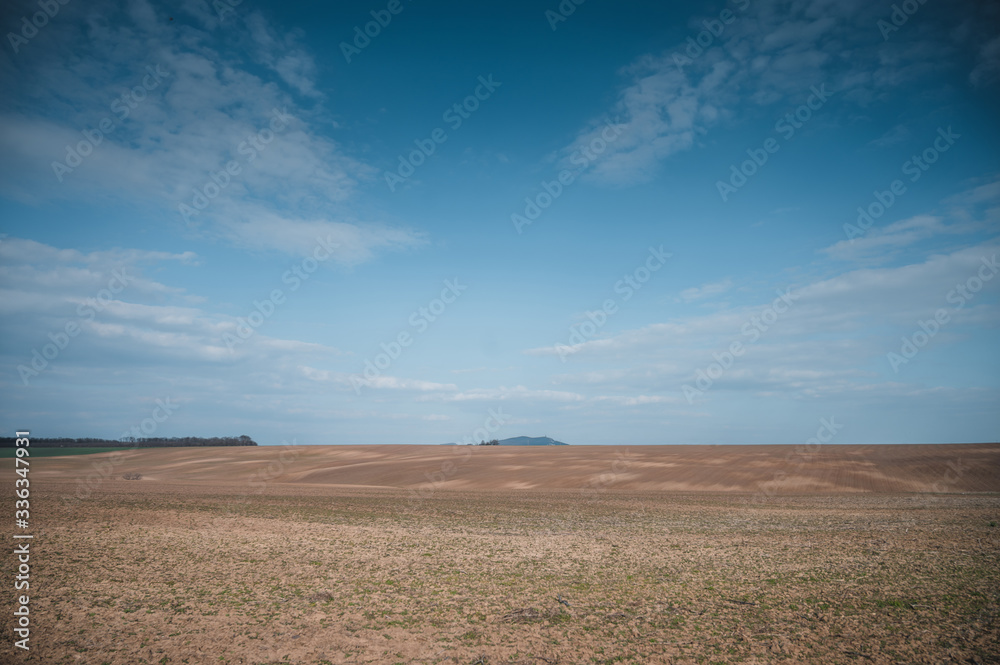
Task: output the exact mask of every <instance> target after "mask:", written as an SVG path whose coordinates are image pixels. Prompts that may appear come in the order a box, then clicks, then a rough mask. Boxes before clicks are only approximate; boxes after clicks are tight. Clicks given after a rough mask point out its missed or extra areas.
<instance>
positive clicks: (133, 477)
mask: <svg viewBox="0 0 1000 665" xmlns="http://www.w3.org/2000/svg"><path fill="white" fill-rule="evenodd" d="M122 478H124V479H125V480H142V474H141V473H136V472H134V471H133V472H131V473H125V474H122Z"/></svg>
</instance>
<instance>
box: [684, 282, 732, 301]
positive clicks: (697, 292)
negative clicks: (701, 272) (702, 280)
mask: <svg viewBox="0 0 1000 665" xmlns="http://www.w3.org/2000/svg"><path fill="white" fill-rule="evenodd" d="M731 288H733V280H731V279H729V278H728V277H727V278H726V279H724V280H722V281H720V282H711V283H709V284H702V285H701V286H696V287H692V288H690V289H684V290H683V291H681V293H680V298H681V300H682V301H684V302H692V301H694V300H701V299H703V298H710V297H712V296H717V295H719V294H720V293H725V292H727V291H729V290H730V289H731Z"/></svg>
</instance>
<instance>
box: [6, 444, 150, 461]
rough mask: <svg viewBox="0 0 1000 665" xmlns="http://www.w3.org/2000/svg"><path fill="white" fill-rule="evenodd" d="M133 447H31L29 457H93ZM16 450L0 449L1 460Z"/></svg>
mask: <svg viewBox="0 0 1000 665" xmlns="http://www.w3.org/2000/svg"><path fill="white" fill-rule="evenodd" d="M131 448H132V446H94V447H88V446H71V447H66V448H50V447H42V446H39V447H37V448H36V447H33V446H30V447H29V448H28V450H29V451H30V455H29V457H61V456H63V455H93V454H94V453H111V452H114V451H116V450H129V449H131ZM15 450H17V449H16V448H0V459H6V458H11V457H14V456H15V454H16V453H15V452H14V451H15Z"/></svg>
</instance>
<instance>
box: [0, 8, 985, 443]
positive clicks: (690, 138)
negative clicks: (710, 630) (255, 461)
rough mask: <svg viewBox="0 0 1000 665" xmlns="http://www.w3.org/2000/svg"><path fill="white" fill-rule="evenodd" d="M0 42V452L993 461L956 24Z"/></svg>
mask: <svg viewBox="0 0 1000 665" xmlns="http://www.w3.org/2000/svg"><path fill="white" fill-rule="evenodd" d="M46 9H47V10H48V13H49V14H51V16H49V15H47V14H45V13H44V12H45V10H46ZM571 10H572V11H571ZM894 12H895V14H894ZM907 12H908V13H907ZM2 19H3V30H4V33H5V38H4V45H3V49H2V55H0V84H2V87H3V89H4V90H5V94H4V96H3V98H2V100H0V114H2V122H0V149H2V151H3V155H4V158H3V159H2V160H0V220H2V222H0V233H3V234H4V235H3V237H2V239H0V290H2V297H0V307H2V310H3V311H2V317H0V339H2V346H0V391H2V406H0V421H2V427H3V429H4V430H6V431H8V432H13V431H14V430H15V429H19V428H28V429H30V430H31V431H32V432H33V434H34V435H35V436H97V437H108V438H117V437H119V436H122V435H123V434H124V433H126V432H129V431H135V430H134V428H138V430H139V431H140V432H141V433H142V435H147V436H149V435H155V436H185V435H198V436H215V435H238V434H248V435H250V436H252V437H253V438H254V439H256V440H257V441H259V442H260V443H262V444H276V443H280V442H282V441H292V440H293V439H294V440H295V441H297V442H298V443H309V444H347V443H443V442H447V441H465V440H469V439H471V438H476V439H478V438H481V437H482V435H483V434H489V435H490V436H496V437H499V438H504V437H506V436H516V435H522V434H526V435H533V436H542V435H548V436H551V437H554V438H556V439H559V440H562V441H566V442H568V443H571V444H629V445H632V444H635V445H638V444H671V443H709V444H711V443H789V444H794V443H803V442H805V441H806V440H808V439H809V438H810V437H812V436H814V435H815V434H816V432H817V429H818V428H820V427H821V419H826V421H827V422H830V420H831V419H833V422H835V423H836V425H837V428H836V433H835V434H834V435H833V437H832V439H831V440H832V442H834V443H903V442H915V443H920V442H952V441H956V442H958V441H996V440H998V438H1000V436H998V435H1000V415H998V414H1000V409H998V408H997V407H998V404H1000V399H998V398H1000V390H998V388H1000V385H998V383H1000V381H998V371H997V370H998V369H1000V352H998V344H997V341H998V339H997V331H998V319H1000V317H998V310H997V294H998V286H1000V279H995V277H996V272H997V267H996V264H995V261H996V256H997V254H998V249H1000V240H998V237H1000V233H998V231H1000V160H998V155H1000V126H998V123H997V122H996V118H997V117H998V110H1000V104H998V101H1000V100H998V86H1000V37H998V32H997V29H996V28H997V25H998V24H1000V20H998V19H1000V8H997V7H995V6H993V7H991V6H989V3H971V2H970V3H964V4H963V3H960V4H949V5H945V4H942V3H933V2H930V3H926V4H919V3H917V2H915V1H913V2H911V3H895V4H894V3H892V2H822V1H818V2H780V3H778V2H756V1H747V0H740V1H739V2H728V3H720V2H705V3H687V4H675V5H671V4H670V3H652V2H649V3H645V2H633V3H603V2H598V1H597V0H589V1H587V2H583V3H581V4H579V5H576V4H575V3H572V2H571V1H570V0H566V1H565V2H563V3H562V4H561V5H560V4H559V3H557V2H555V0H552V1H551V2H540V3H510V2H504V3H499V2H485V3H473V4H472V5H470V4H469V3H458V2H450V3H449V2H432V1H430V0H427V1H424V0H421V1H419V2H409V1H408V0H401V1H399V2H371V3H362V2H348V3H337V4H336V6H327V5H325V4H319V3H316V4H312V3H271V2H264V1H258V0H243V2H240V3H238V4H236V5H235V6H233V5H232V3H230V2H228V0H217V1H216V2H214V3H213V2H206V1H204V0H182V1H181V2H177V3H169V4H161V3H155V2H152V3H151V2H146V1H144V0H138V1H132V2H120V3H112V2H100V1H98V2H92V3H82V2H73V1H70V2H68V3H66V4H65V5H61V4H58V3H57V2H53V4H52V5H46V4H45V3H44V2H43V3H41V4H39V3H37V2H20V3H18V2H15V3H8V5H7V6H5V9H4V10H3V12H2ZM379 22H381V23H379ZM32 23H34V25H33V24H32ZM366 30H367V31H368V33H369V35H368V36H366V37H359V36H358V35H359V34H361V35H364V33H365V31H366ZM859 209H860V211H859ZM862 213H865V214H866V215H867V216H861V214H862ZM164 405H166V407H164Z"/></svg>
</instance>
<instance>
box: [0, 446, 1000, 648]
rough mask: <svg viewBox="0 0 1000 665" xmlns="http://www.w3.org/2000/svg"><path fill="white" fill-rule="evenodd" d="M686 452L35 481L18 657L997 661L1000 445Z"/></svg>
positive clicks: (215, 460) (487, 456) (229, 454)
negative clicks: (24, 642) (24, 633)
mask: <svg viewBox="0 0 1000 665" xmlns="http://www.w3.org/2000/svg"><path fill="white" fill-rule="evenodd" d="M679 448H682V447H670V446H665V447H655V448H652V449H647V448H645V447H633V448H630V449H624V448H601V449H590V448H545V449H530V448H511V449H505V448H501V449H497V448H480V449H476V450H472V451H471V453H466V451H467V450H469V449H465V450H460V449H457V448H450V447H395V446H392V447H374V446H371V447H344V448H340V449H338V448H332V447H331V448H321V449H311V448H302V449H299V450H290V449H285V450H280V449H273V448H271V449H267V448H258V449H253V448H249V449H225V450H199V449H183V450H142V451H133V452H130V453H127V454H125V455H124V456H120V457H116V458H114V457H111V455H114V453H112V454H103V455H92V456H75V457H66V458H59V457H55V458H45V459H38V460H33V464H32V467H31V479H32V484H31V490H32V497H31V513H32V529H31V531H32V532H33V533H34V534H35V539H34V541H33V543H32V559H31V563H32V570H31V576H32V577H31V592H30V595H31V613H32V614H31V617H32V626H33V633H32V639H31V645H32V649H31V651H30V652H29V653H28V654H23V653H14V648H13V644H12V642H13V640H12V638H11V635H12V634H13V632H12V628H13V617H12V616H11V614H10V612H5V613H4V615H3V617H2V619H0V623H2V624H3V626H2V631H3V635H4V644H3V645H0V649H2V652H3V653H0V662H4V663H6V662H26V663H46V664H48V663H94V664H95V665H100V664H102V663H108V664H111V665H118V664H129V665H132V664H137V663H248V664H249V663H255V664H257V663H259V664H265V663H266V664H278V663H329V664H334V663H337V664H339V663H359V664H360V663H389V664H394V663H426V664H431V663H464V664H472V663H481V664H484V665H485V664H493V665H496V664H499V663H534V664H541V663H563V664H568V663H778V662H786V663H817V664H819V663H878V664H890V663H892V664H894V663H997V662H1000V526H997V523H998V522H1000V494H998V491H1000V488H998V486H997V484H998V482H1000V481H998V478H1000V467H998V465H997V460H998V456H1000V455H998V454H1000V446H996V445H992V446H952V447H949V446H941V447H937V446H935V447H923V446H902V447H878V446H838V447H835V446H826V447H822V448H820V449H819V450H818V451H814V452H813V453H812V456H811V457H809V458H807V460H806V461H803V460H802V459H800V458H799V457H796V456H795V455H801V451H800V452H799V453H795V447H781V446H766V447H764V446H753V447H716V446H710V447H709V446H705V447H691V448H690V449H684V450H679ZM736 448H739V450H737V449H736ZM888 448H892V450H888ZM397 451H398V452H397ZM282 455H283V457H282ZM720 460H721V461H720ZM448 462H451V463H452V464H453V465H454V466H453V467H448V466H445V465H446V463H448ZM342 467H348V468H352V469H353V471H348V470H347V469H345V468H342ZM109 471H110V472H109ZM130 472H137V473H141V474H142V479H141V480H124V479H122V475H123V474H125V473H130ZM14 477H15V476H14V475H13V463H12V460H2V461H0V478H3V482H2V483H0V487H2V491H3V492H4V496H8V497H12V495H13V489H14V488H13V478H14ZM78 481H79V482H78ZM11 500H12V499H11ZM15 568H16V560H15V557H14V556H12V555H11V554H8V555H5V556H3V557H0V569H2V574H3V576H4V579H6V580H8V581H9V580H11V579H12V578H13V576H14V575H15ZM5 585H6V586H7V589H8V591H7V601H8V603H9V605H8V607H11V606H13V602H14V597H15V592H14V591H13V589H12V587H11V585H9V582H8V583H6V584H5ZM11 654H13V656H11Z"/></svg>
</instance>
